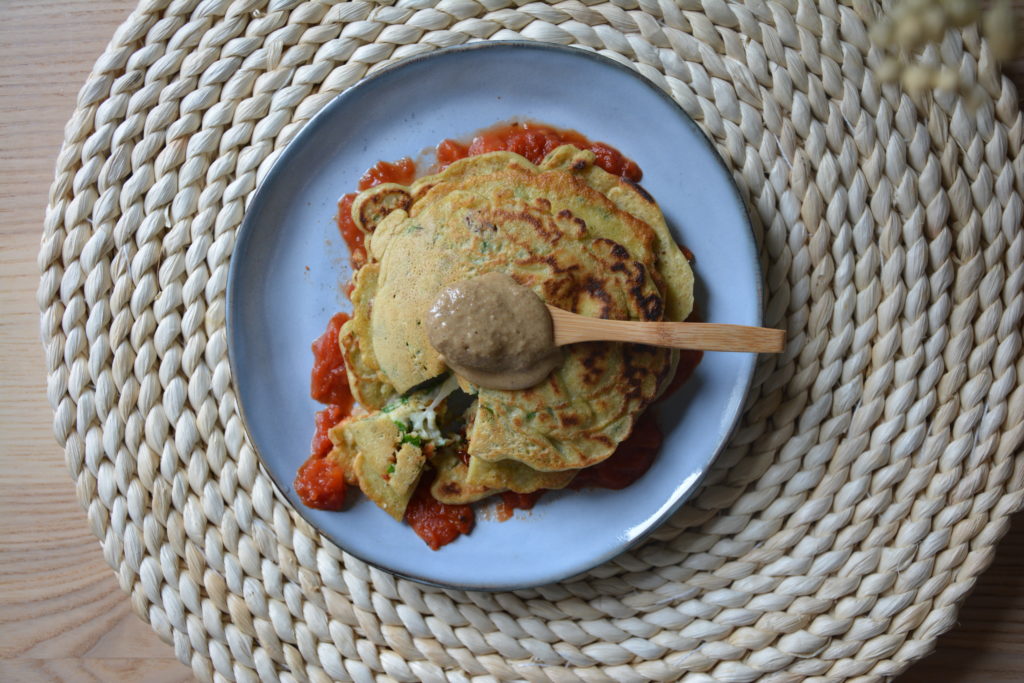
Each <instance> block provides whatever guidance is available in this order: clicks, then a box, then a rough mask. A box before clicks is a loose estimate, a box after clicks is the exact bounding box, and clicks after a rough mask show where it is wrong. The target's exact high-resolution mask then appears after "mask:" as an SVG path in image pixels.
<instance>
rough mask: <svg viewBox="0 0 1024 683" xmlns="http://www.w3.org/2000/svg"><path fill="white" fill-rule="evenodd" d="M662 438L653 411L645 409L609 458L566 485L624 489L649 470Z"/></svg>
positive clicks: (581, 472)
mask: <svg viewBox="0 0 1024 683" xmlns="http://www.w3.org/2000/svg"><path fill="white" fill-rule="evenodd" d="M663 440H664V437H663V436H662V433H661V428H660V427H658V423H657V421H656V420H655V419H654V414H653V413H652V412H651V411H647V412H646V413H644V414H643V415H641V416H640V419H639V420H637V423H636V425H635V426H634V427H633V433H632V434H630V435H629V438H628V439H626V440H625V441H623V442H622V443H621V444H619V447H618V448H617V449H616V450H615V452H614V453H613V454H612V456H611V457H610V458H608V459H607V460H605V461H604V462H600V463H598V464H596V465H594V466H592V467H588V468H587V469H585V470H580V473H579V474H577V475H576V478H575V479H573V480H572V483H571V484H570V485H569V486H570V487H572V488H574V489H581V488H586V487H594V488H602V489H614V490H616V491H617V490H619V489H624V488H626V487H627V486H629V485H630V484H632V483H633V482H634V481H636V480H637V479H639V478H640V477H642V476H643V474H644V472H646V471H647V470H648V469H650V467H651V464H652V463H653V462H654V458H655V456H657V455H658V451H659V450H661V442H662V441H663Z"/></svg>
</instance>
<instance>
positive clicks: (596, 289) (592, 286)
mask: <svg viewBox="0 0 1024 683" xmlns="http://www.w3.org/2000/svg"><path fill="white" fill-rule="evenodd" d="M583 291H585V292H586V293H587V294H589V295H590V296H591V297H593V298H594V299H596V300H598V301H600V302H601V315H599V316H598V317H599V318H607V317H609V316H610V315H611V312H612V297H611V295H610V294H609V293H608V292H607V290H605V287H604V282H602V281H601V280H598V279H597V278H596V277H593V276H589V277H587V279H586V280H584V281H583Z"/></svg>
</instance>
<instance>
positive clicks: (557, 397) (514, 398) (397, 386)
mask: <svg viewBox="0 0 1024 683" xmlns="http://www.w3.org/2000/svg"><path fill="white" fill-rule="evenodd" d="M353 219H354V220H355V221H356V223H357V225H359V226H360V228H362V229H363V230H364V231H366V232H367V235H368V239H367V246H368V253H369V258H370V263H369V264H368V265H366V266H364V268H363V269H362V270H361V271H360V273H359V276H358V277H357V279H356V282H355V291H354V292H353V305H354V309H355V310H354V315H353V318H352V320H350V321H349V322H348V323H346V325H345V327H343V329H342V335H341V340H342V348H343V352H344V354H345V356H346V361H347V362H348V367H349V381H350V384H351V385H352V388H353V392H354V393H355V395H356V396H357V398H358V400H360V402H361V403H363V404H364V405H366V406H367V407H368V408H369V409H371V410H372V409H375V408H380V407H381V406H382V405H383V403H384V402H385V401H387V400H388V399H389V398H391V397H392V396H394V395H399V394H404V393H406V392H408V391H409V390H411V389H413V388H414V387H417V386H418V385H420V384H422V383H423V382H426V381H429V380H431V379H434V378H436V377H438V376H440V375H442V374H443V373H445V372H446V371H447V368H446V366H445V364H444V361H443V359H442V358H441V357H440V355H439V354H438V353H437V352H436V351H435V350H434V349H433V347H432V346H431V345H430V343H429V342H428V340H427V337H426V332H425V329H424V325H423V320H424V317H425V315H426V312H427V310H428V309H429V307H430V305H431V304H432V303H433V301H434V299H435V298H436V296H437V294H438V292H439V291H440V289H441V288H443V287H444V286H446V285H449V284H451V283H454V282H457V281H459V280H464V279H467V278H470V277H474V276H477V275H481V274H483V273H486V272H490V271H494V270H497V271H501V272H504V273H507V274H508V275H510V276H512V277H513V278H514V279H515V280H516V281H518V282H519V283H520V284H522V285H524V286H527V287H530V288H531V289H532V290H533V291H534V292H535V293H537V294H538V295H539V296H540V297H541V298H542V299H544V300H545V301H546V302H548V303H550V304H553V305H555V306H558V307H560V308H564V309H566V310H570V311H574V312H577V313H581V314H583V315H589V316H594V317H603V318H613V319H622V320H663V319H683V318H685V317H686V315H688V314H689V311H690V308H691V306H692V286H693V275H692V273H691V271H690V267H689V264H688V263H687V261H686V259H685V257H684V256H683V254H682V253H681V251H680V250H679V248H678V247H677V246H676V245H675V243H674V242H673V241H672V239H671V236H670V235H669V232H668V228H667V226H666V225H665V221H664V218H663V217H662V215H661V212H660V210H659V209H658V207H657V204H655V203H654V201H653V200H652V199H651V198H650V196H649V195H647V194H646V193H645V192H644V191H643V190H642V189H641V188H639V187H638V186H636V185H635V184H632V183H630V182H628V181H625V180H622V179H619V178H617V177H616V176H612V175H611V174H608V173H606V172H604V171H603V170H601V169H600V168H598V167H597V166H595V165H594V156H593V154H592V153H590V152H586V151H580V150H578V149H576V148H574V147H571V146H565V147H560V148H558V149H556V150H555V151H553V152H552V153H551V154H550V155H549V156H548V158H547V159H545V160H544V162H543V163H542V164H541V165H540V166H539V167H537V166H534V165H533V164H531V163H530V162H529V161H527V160H526V159H524V158H522V157H520V156H519V155H516V154H512V153H509V152H495V153H490V154H484V155H480V156H476V157H470V158H467V159H464V160H462V161H459V162H456V163H455V164H452V165H451V166H450V167H448V168H447V169H446V170H445V171H444V172H442V173H439V174H436V175H433V176H428V177H426V178H421V179H420V180H418V181H416V182H415V183H413V185H411V186H409V187H403V186H400V185H395V184H387V185H380V186H378V187H376V188H372V189H370V190H367V191H365V192H364V193H362V194H361V195H360V196H359V198H357V200H356V202H355V203H354V206H353ZM676 359H677V354H675V353H674V352H670V351H667V350H664V349H656V348H652V347H644V346H638V345H623V344H611V343H592V344H577V345H574V346H572V347H568V348H567V349H566V350H565V361H564V363H563V364H562V366H561V367H560V368H558V369H556V370H555V371H554V372H553V373H552V374H551V375H550V376H549V377H548V378H547V379H546V380H544V381H543V382H541V383H540V384H538V385H537V386H535V387H532V388H530V389H527V390H520V391H498V390H492V389H481V388H478V387H475V386H473V385H471V384H470V383H468V382H466V381H464V380H463V381H462V382H461V385H462V386H461V388H462V390H463V391H465V392H467V393H470V394H475V395H476V401H475V402H473V404H472V406H471V407H470V408H469V411H468V413H467V415H466V417H465V424H466V425H467V427H466V437H465V438H466V440H467V441H468V445H466V446H465V448H464V450H465V451H468V453H463V454H462V455H461V456H460V455H456V452H455V450H454V449H453V448H450V447H449V448H439V449H437V450H436V452H435V453H434V454H433V456H432V458H433V459H432V464H433V466H434V467H435V469H436V470H437V471H438V474H437V477H436V478H435V481H434V484H433V492H434V495H435V497H437V498H438V499H439V500H442V501H443V502H469V501H471V500H476V499H479V498H481V497H484V496H486V495H489V494H490V493H493V492H496V491H501V490H513V491H517V492H520V493H526V492H529V491H533V490H537V489H539V488H560V487H562V486H565V485H566V484H567V483H568V482H569V481H570V480H571V478H572V476H573V475H574V472H575V470H578V469H579V468H582V467H587V466H590V465H593V464H596V463H598V462H601V461H602V460H604V459H605V458H607V457H608V456H610V455H611V454H612V453H613V452H614V450H615V448H616V446H617V445H618V444H619V443H620V442H621V441H623V440H624V439H625V438H626V437H627V436H628V435H629V433H630V432H631V431H632V429H633V426H634V424H635V422H636V419H637V417H638V416H639V415H640V413H642V412H643V410H644V409H645V408H646V407H647V406H648V405H649V404H650V402H651V401H652V400H653V399H654V398H655V397H656V396H657V395H658V394H659V393H660V392H661V391H662V390H663V389H664V387H665V386H666V385H667V381H668V380H669V378H670V377H671V375H672V372H673V371H674V367H675V362H676ZM391 436H392V437H393V436H394V435H393V434H392V435H391ZM392 440H393V439H392ZM356 445H357V446H358V444H356ZM392 447H395V444H392ZM467 456H468V457H467ZM356 458H357V459H358V456H356ZM396 458H397V456H396ZM370 460H372V458H364V459H363V461H362V466H363V467H364V468H365V467H367V464H366V463H367V462H368V461H370ZM382 462H383V461H382ZM389 462H391V461H389ZM389 466H391V465H390V464H389ZM378 469H379V467H378ZM369 478H370V477H369V475H367V479H368V480H369ZM360 480H361V481H362V477H361V479H360ZM392 507H394V504H392Z"/></svg>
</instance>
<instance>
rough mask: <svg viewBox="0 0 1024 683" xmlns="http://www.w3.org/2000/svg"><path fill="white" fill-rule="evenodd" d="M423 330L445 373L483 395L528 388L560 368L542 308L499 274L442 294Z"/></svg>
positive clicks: (559, 357) (529, 293)
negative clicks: (451, 373) (451, 372)
mask: <svg viewBox="0 0 1024 683" xmlns="http://www.w3.org/2000/svg"><path fill="white" fill-rule="evenodd" d="M426 328H427V337H428V338H429V339H430V343H431V344H432V345H433V346H434V348H435V349H437V351H438V352H439V353H440V354H441V355H442V356H443V357H444V361H445V363H446V364H447V365H448V367H450V368H451V369H452V370H454V371H455V372H456V373H458V374H459V375H462V376H463V377H465V378H466V379H468V380H469V381H470V382H472V383H473V384H476V385H477V386H481V387H485V388H488V389H526V388H528V387H532V386H534V385H535V384H537V383H539V382H540V381H541V380H543V379H544V378H545V377H547V376H548V374H549V373H550V372H551V371H552V370H554V369H555V368H556V367H558V366H559V365H560V364H561V362H562V353H561V351H559V350H558V347H556V346H555V331H554V325H553V324H552V322H551V314H550V313H548V309H547V307H546V306H545V305H544V302H543V301H542V300H541V298H540V297H539V296H537V295H536V294H534V293H533V291H532V290H530V289H529V288H527V287H523V286H522V285H520V284H519V283H517V282H516V281H515V280H513V279H512V278H511V277H510V276H508V275H505V274H504V273H497V272H492V273H486V274H484V275H480V276H478V277H474V278H470V279H468V280H462V281H461V282H456V283H455V284H453V285H449V286H448V287H446V288H445V289H443V290H441V293H440V294H439V295H438V297H437V299H436V300H435V301H434V305H433V306H431V307H430V311H429V312H428V313H427V318H426Z"/></svg>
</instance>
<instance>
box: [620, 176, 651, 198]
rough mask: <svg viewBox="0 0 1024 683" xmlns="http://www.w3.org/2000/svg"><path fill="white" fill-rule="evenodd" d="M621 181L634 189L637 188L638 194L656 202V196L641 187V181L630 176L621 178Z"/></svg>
mask: <svg viewBox="0 0 1024 683" xmlns="http://www.w3.org/2000/svg"><path fill="white" fill-rule="evenodd" d="M619 182H623V183H626V184H627V185H629V186H630V187H632V188H633V189H634V190H636V192H637V194H638V195H640V196H641V197H643V198H644V199H645V200H646V201H648V202H650V203H651V204H654V203H655V202H654V197H652V196H651V195H650V193H649V192H648V191H647V190H645V189H644V188H643V187H641V186H640V184H639V183H637V182H635V181H632V180H630V179H629V178H619Z"/></svg>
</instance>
